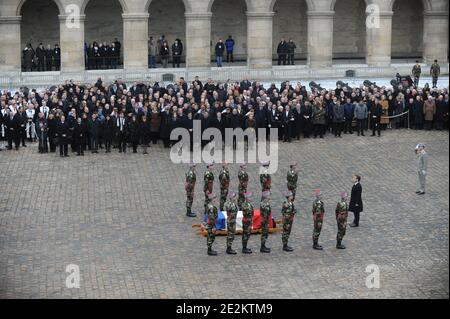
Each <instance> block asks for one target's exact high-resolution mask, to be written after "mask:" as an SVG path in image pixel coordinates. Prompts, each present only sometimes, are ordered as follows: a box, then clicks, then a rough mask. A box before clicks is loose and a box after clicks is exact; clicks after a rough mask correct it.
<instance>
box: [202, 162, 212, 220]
mask: <svg viewBox="0 0 450 319" xmlns="http://www.w3.org/2000/svg"><path fill="white" fill-rule="evenodd" d="M212 167H213V164H212V163H211V164H208V165H207V166H206V172H205V174H204V175H203V180H204V186H203V192H204V193H205V214H206V206H208V204H209V202H210V201H209V196H208V195H209V194H210V193H212V191H213V185H214V173H213V172H212V171H211V169H212Z"/></svg>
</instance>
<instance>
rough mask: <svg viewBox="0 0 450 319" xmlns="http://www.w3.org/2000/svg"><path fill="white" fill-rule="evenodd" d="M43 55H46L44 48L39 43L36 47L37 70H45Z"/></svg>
mask: <svg viewBox="0 0 450 319" xmlns="http://www.w3.org/2000/svg"><path fill="white" fill-rule="evenodd" d="M45 56H46V52H45V48H44V46H43V45H42V43H39V46H38V47H37V49H36V57H37V65H38V71H39V72H42V71H45Z"/></svg>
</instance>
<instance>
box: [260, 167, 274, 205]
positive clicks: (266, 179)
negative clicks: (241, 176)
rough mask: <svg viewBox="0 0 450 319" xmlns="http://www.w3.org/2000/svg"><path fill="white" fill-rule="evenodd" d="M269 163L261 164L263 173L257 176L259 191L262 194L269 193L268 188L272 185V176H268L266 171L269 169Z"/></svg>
mask: <svg viewBox="0 0 450 319" xmlns="http://www.w3.org/2000/svg"><path fill="white" fill-rule="evenodd" d="M269 165H270V162H264V163H262V166H263V168H264V171H263V173H262V174H261V175H260V176H259V181H260V183H261V191H262V193H264V192H267V191H268V192H270V187H271V185H272V176H270V174H269V172H268V169H269ZM261 200H263V199H262V198H261Z"/></svg>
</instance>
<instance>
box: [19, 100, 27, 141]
mask: <svg viewBox="0 0 450 319" xmlns="http://www.w3.org/2000/svg"><path fill="white" fill-rule="evenodd" d="M19 118H20V129H19V136H20V137H19V139H20V142H19V143H22V146H23V147H27V145H26V144H25V141H26V139H27V131H26V126H27V122H28V116H27V113H26V112H25V109H24V108H23V107H22V108H21V109H20V110H19Z"/></svg>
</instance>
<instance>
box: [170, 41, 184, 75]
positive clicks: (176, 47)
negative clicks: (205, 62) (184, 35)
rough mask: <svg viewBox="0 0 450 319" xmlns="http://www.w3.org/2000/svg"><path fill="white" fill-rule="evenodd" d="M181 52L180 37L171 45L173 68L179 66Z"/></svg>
mask: <svg viewBox="0 0 450 319" xmlns="http://www.w3.org/2000/svg"><path fill="white" fill-rule="evenodd" d="M182 54H183V44H181V41H180V39H176V40H175V43H174V44H173V45H172V66H173V67H174V68H175V66H176V67H177V68H179V67H180V63H181V55H182Z"/></svg>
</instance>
